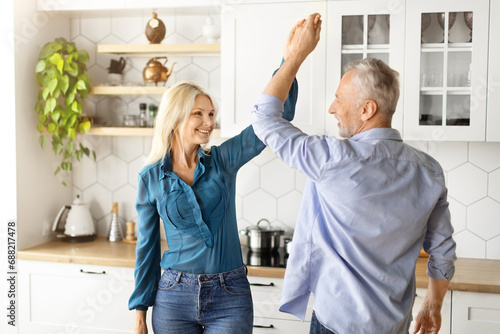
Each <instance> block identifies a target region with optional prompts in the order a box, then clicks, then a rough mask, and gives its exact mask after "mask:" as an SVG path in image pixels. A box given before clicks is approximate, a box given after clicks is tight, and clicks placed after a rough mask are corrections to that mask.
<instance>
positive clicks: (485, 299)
mask: <svg viewBox="0 0 500 334" xmlns="http://www.w3.org/2000/svg"><path fill="white" fill-rule="evenodd" d="M451 318H452V333H453V334H470V333H480V334H498V333H500V295H499V294H491V293H477V292H465V291H453V302H452V316H451Z"/></svg>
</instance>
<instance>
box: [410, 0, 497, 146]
mask: <svg viewBox="0 0 500 334" xmlns="http://www.w3.org/2000/svg"><path fill="white" fill-rule="evenodd" d="M488 8H489V2H488V1H487V0H478V1H474V2H472V1H466V0H455V1H453V2H450V1H436V0H432V1H430V0H425V1H419V2H417V1H414V2H413V1H412V2H410V3H409V4H408V8H407V36H406V43H407V46H406V54H405V61H406V65H405V66H406V82H405V118H404V138H405V139H410V140H438V141H442V140H458V141H475V140H477V141H483V140H485V127H486V96H485V93H486V81H485V80H484V78H486V74H487V72H486V71H487V50H488V49H487V46H488Z"/></svg>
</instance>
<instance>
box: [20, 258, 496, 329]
mask: <svg viewBox="0 0 500 334" xmlns="http://www.w3.org/2000/svg"><path fill="white" fill-rule="evenodd" d="M18 263H19V300H18V303H19V312H20V313H19V331H18V332H19V333H23V334H24V333H37V334H49V333H50V334H69V333H78V334H104V333H105V334H113V333H132V331H133V328H134V322H135V312H134V311H129V310H128V308H127V305H128V299H129V297H130V295H131V293H132V291H133V289H134V269H133V268H125V267H112V266H95V265H84V264H70V263H56V262H44V261H27V260H19V262H18ZM248 280H249V281H250V284H251V288H252V297H253V302H254V315H255V318H254V331H253V332H254V333H273V334H280V333H286V334H302V333H309V326H310V321H311V316H312V312H313V296H312V295H311V298H310V300H309V304H308V307H307V312H306V317H305V321H304V322H302V321H300V320H299V319H297V318H296V317H295V316H292V315H290V314H287V313H282V312H280V311H279V309H278V308H279V303H280V298H281V289H282V286H283V279H281V278H269V277H256V276H249V277H248ZM426 292H427V290H426V289H417V296H416V298H415V304H414V306H413V317H415V316H416V315H417V313H418V311H419V310H420V307H421V306H422V303H423V301H424V298H425V294H426ZM441 315H442V324H441V330H440V331H439V333H440V334H450V333H453V334H470V333H480V334H499V333H500V329H499V328H500V294H488V293H476V292H463V291H448V292H447V294H446V296H445V300H444V304H443V308H442V311H441ZM147 321H148V328H149V329H150V331H151V332H152V327H151V311H150V312H148V319H147ZM413 328H414V322H412V324H411V328H410V333H412V332H413Z"/></svg>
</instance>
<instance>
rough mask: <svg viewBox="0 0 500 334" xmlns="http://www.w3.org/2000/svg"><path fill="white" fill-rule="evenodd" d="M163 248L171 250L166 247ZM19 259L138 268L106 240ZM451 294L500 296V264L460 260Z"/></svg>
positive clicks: (253, 270)
mask: <svg viewBox="0 0 500 334" xmlns="http://www.w3.org/2000/svg"><path fill="white" fill-rule="evenodd" d="M162 248H164V249H165V250H166V249H167V245H166V243H164V244H162ZM17 258H18V259H22V260H32V261H49V262H60V263H81V264H93V265H105V266H118V267H134V265H135V245H134V244H128V243H124V242H109V241H107V240H106V238H97V239H96V240H95V241H91V242H82V243H67V242H63V241H60V240H55V241H51V242H48V243H45V244H42V245H38V246H35V247H32V248H29V249H26V250H22V251H19V252H18V254H17ZM426 270H427V258H419V259H418V261H417V266H416V268H415V277H416V281H417V288H427V281H428V277H427V274H426ZM248 274H249V275H251V276H263V277H275V278H283V277H284V275H285V269H283V268H271V267H253V266H249V267H248ZM449 289H450V290H459V291H471V292H485V293H499V294H500V260H483V259H466V258H459V259H458V260H457V262H456V263H455V276H454V277H453V279H452V280H451V282H450V286H449Z"/></svg>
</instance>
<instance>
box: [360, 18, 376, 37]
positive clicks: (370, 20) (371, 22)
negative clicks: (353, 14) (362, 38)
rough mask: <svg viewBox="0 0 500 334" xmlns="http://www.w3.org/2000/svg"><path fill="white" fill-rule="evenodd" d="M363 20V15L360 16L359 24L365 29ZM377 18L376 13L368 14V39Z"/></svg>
mask: <svg viewBox="0 0 500 334" xmlns="http://www.w3.org/2000/svg"><path fill="white" fill-rule="evenodd" d="M363 20H364V17H363V15H361V16H358V22H359V26H360V27H361V30H363ZM376 20H377V17H376V16H375V15H368V33H367V37H368V39H369V38H370V31H372V29H373V27H374V26H375V21H376Z"/></svg>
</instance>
